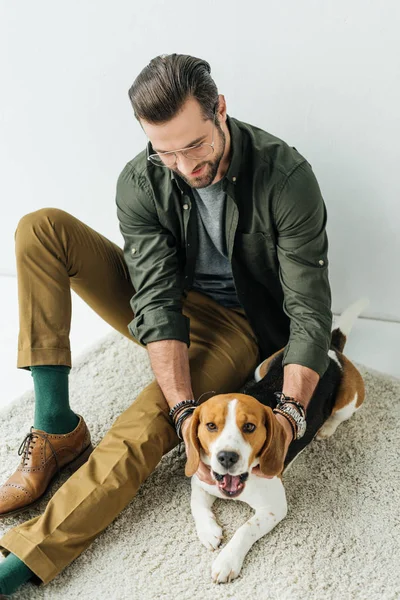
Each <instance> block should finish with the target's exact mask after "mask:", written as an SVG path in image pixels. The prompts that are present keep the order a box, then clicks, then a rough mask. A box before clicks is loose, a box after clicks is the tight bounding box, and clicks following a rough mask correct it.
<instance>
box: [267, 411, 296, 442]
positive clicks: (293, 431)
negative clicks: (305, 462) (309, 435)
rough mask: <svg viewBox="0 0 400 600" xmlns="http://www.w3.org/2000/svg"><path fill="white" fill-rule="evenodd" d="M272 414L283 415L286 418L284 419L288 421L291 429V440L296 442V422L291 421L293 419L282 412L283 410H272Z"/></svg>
mask: <svg viewBox="0 0 400 600" xmlns="http://www.w3.org/2000/svg"><path fill="white" fill-rule="evenodd" d="M272 412H274V413H278V414H280V415H283V416H284V417H286V419H287V420H288V421H289V423H290V426H291V428H292V433H293V438H292V440H296V439H297V423H296V421H295V420H294V419H293V417H292V416H291V415H288V414H287V413H286V412H284V411H283V410H281V409H280V408H273V409H272Z"/></svg>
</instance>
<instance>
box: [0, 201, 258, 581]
mask: <svg viewBox="0 0 400 600" xmlns="http://www.w3.org/2000/svg"><path fill="white" fill-rule="evenodd" d="M15 242H16V260H17V271H18V301H19V318H20V331H19V338H18V360H17V367H18V368H27V367H29V366H31V365H45V364H51V365H57V364H60V365H68V366H72V364H71V351H70V342H69V333H70V322H71V291H70V288H72V289H73V290H74V291H75V292H76V293H77V294H78V295H79V296H80V297H81V298H82V299H83V300H85V302H86V303H87V304H88V305H89V306H90V307H91V308H92V309H93V310H95V311H96V313H98V314H99V315H100V316H101V317H102V318H103V319H104V320H105V321H107V322H108V323H109V324H110V325H111V326H112V327H113V328H114V329H116V330H117V331H119V332H120V333H122V334H123V335H125V336H127V337H128V338H129V339H131V340H132V341H135V340H134V338H133V337H132V336H131V334H130V332H129V330H128V327H127V326H128V323H129V322H130V321H131V320H132V319H133V314H132V309H131V306H130V302H129V301H130V299H131V297H132V296H133V294H134V289H133V287H132V283H131V281H130V277H129V272H128V269H127V267H126V265H125V263H124V259H123V251H122V249H121V248H119V247H118V246H117V245H116V244H114V243H112V242H111V241H109V240H107V239H106V238H105V237H104V236H102V235H100V234H99V233H97V232H96V231H94V230H93V229H91V228H90V227H88V226H87V225H85V224H84V223H82V222H81V221H79V220H78V219H76V218H75V217H73V216H72V215H70V214H69V213H67V212H65V211H63V210H60V209H55V208H43V209H41V210H38V211H35V212H32V213H29V214H27V215H25V216H24V217H23V218H22V219H21V220H20V222H19V223H18V227H17V230H16V232H15ZM183 313H184V314H185V315H186V316H187V317H189V318H190V340H191V344H190V347H189V360H190V373H191V380H192V388H193V392H194V394H195V397H196V398H198V397H199V396H200V395H201V394H202V393H203V392H208V391H210V390H215V391H216V392H217V393H224V392H233V391H235V390H238V389H239V388H240V387H241V386H242V385H243V384H244V382H245V381H246V380H247V379H248V378H249V377H251V375H252V373H253V370H254V369H255V367H256V366H257V364H258V361H259V354H258V346H257V340H256V337H255V335H254V332H253V330H252V328H251V327H250V324H249V322H248V321H247V319H246V317H245V314H244V311H243V310H242V309H228V308H225V307H223V306H221V305H219V304H218V303H217V302H214V301H213V300H212V299H211V298H209V297H207V296H205V295H203V294H200V293H197V292H195V291H193V290H192V291H190V292H189V293H188V296H187V298H186V299H185V301H184V306H183ZM178 442H179V440H178V437H177V435H176V433H175V429H174V427H173V425H172V422H171V420H170V418H169V416H168V405H167V402H166V400H165V398H164V396H163V394H162V392H161V389H160V387H159V385H158V384H157V382H156V381H153V382H152V383H151V384H150V385H148V386H147V387H146V388H145V389H144V390H143V391H142V392H141V393H140V394H139V396H138V397H137V398H136V400H135V401H134V402H133V404H132V405H131V406H130V407H129V408H128V409H127V410H125V411H124V412H123V413H122V414H121V415H120V416H119V417H118V418H117V420H116V421H115V422H114V424H113V425H112V427H111V429H110V430H109V431H108V432H107V434H106V435H105V436H104V438H103V439H102V441H101V442H100V443H99V444H98V446H97V447H96V448H95V450H94V451H93V453H92V455H91V456H90V458H89V460H88V462H87V463H85V464H84V465H83V466H82V467H80V469H78V471H76V472H75V473H74V474H73V475H71V477H70V478H69V479H68V480H67V481H66V482H65V483H64V484H63V485H62V486H61V487H60V488H59V489H58V490H57V492H56V493H55V494H54V496H53V497H52V498H51V500H50V501H49V503H48V504H47V507H46V510H45V512H44V513H43V514H42V515H41V516H39V517H35V518H33V519H31V520H29V521H27V522H25V523H22V524H21V525H18V526H17V527H15V528H13V529H11V530H10V531H8V532H7V533H6V534H5V535H4V536H3V538H2V539H1V540H0V550H1V552H2V553H3V554H4V555H5V556H7V555H8V554H9V552H12V553H13V554H15V555H16V556H18V557H19V558H20V559H21V560H22V561H23V562H24V563H25V564H26V565H27V566H28V567H29V568H30V569H31V570H32V571H33V572H34V573H35V574H36V575H37V577H38V579H35V578H34V579H33V581H34V582H36V583H39V584H40V583H41V582H43V583H48V582H49V581H51V580H52V579H54V577H56V576H57V575H58V573H60V572H61V571H62V570H63V569H64V568H65V567H66V566H67V565H69V564H70V563H71V562H72V561H73V560H74V559H75V558H76V557H77V556H79V555H80V554H81V553H82V552H83V551H84V550H85V549H86V548H88V546H90V544H91V542H92V541H93V540H94V539H95V538H96V536H98V535H99V534H100V533H101V532H102V531H103V530H104V529H105V528H106V527H107V526H108V525H109V524H110V523H111V522H112V521H113V520H114V519H115V518H116V517H117V515H118V514H119V513H120V512H121V511H122V510H123V509H124V508H125V507H126V506H127V505H128V504H129V502H130V501H131V500H132V498H133V497H134V496H135V494H136V492H137V490H138V488H139V486H140V484H141V483H143V482H144V481H145V479H146V478H147V477H148V476H149V475H150V474H151V473H152V471H153V470H154V469H155V467H156V466H157V464H158V463H159V461H160V460H161V458H162V456H163V455H164V454H165V453H167V452H169V451H170V450H172V448H174V447H175V446H176V445H177V444H178Z"/></svg>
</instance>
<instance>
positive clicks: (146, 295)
mask: <svg viewBox="0 0 400 600" xmlns="http://www.w3.org/2000/svg"><path fill="white" fill-rule="evenodd" d="M116 205H117V216H118V221H119V228H120V231H121V233H122V236H123V238H124V242H125V243H124V260H125V263H126V265H127V267H128V269H129V274H130V278H131V281H132V285H133V287H134V290H135V294H134V295H133V296H132V298H131V301H130V304H131V307H132V310H133V313H134V318H133V320H132V321H131V322H130V323H129V325H128V329H129V331H130V332H131V334H132V335H133V336H134V337H135V338H136V339H137V340H138V341H139V342H140V343H141V344H142V345H146V344H147V343H149V342H154V341H159V340H165V339H175V340H180V341H182V342H185V343H186V345H187V346H189V345H190V337H189V329H190V326H189V319H188V318H187V317H186V316H184V315H183V314H182V293H183V274H182V269H181V267H180V265H179V260H178V255H177V248H176V240H175V238H174V236H173V235H172V233H171V232H170V231H168V230H167V229H165V228H164V227H162V226H161V224H160V221H159V219H158V216H157V210H156V207H155V204H154V201H153V198H152V195H151V190H150V189H149V187H148V185H147V184H146V181H145V179H144V177H141V176H140V175H138V174H136V173H135V172H134V170H133V169H132V168H131V167H129V165H127V166H126V167H125V169H124V170H123V171H122V173H121V174H120V176H119V178H118V181H117V192H116Z"/></svg>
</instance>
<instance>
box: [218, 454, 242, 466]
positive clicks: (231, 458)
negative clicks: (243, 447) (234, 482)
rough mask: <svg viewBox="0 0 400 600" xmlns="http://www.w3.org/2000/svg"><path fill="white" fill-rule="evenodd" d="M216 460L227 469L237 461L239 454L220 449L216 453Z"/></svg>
mask: <svg viewBox="0 0 400 600" xmlns="http://www.w3.org/2000/svg"><path fill="white" fill-rule="evenodd" d="M217 460H218V462H219V463H221V465H222V466H223V467H225V469H229V468H230V467H231V466H232V465H234V464H235V463H237V461H238V460H239V454H238V453H237V452H227V451H226V450H222V451H221V452H218V454H217Z"/></svg>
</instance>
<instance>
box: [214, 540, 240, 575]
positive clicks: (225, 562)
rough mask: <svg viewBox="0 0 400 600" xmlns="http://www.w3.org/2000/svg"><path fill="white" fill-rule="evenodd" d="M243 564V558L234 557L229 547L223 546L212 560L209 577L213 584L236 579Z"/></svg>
mask: <svg viewBox="0 0 400 600" xmlns="http://www.w3.org/2000/svg"><path fill="white" fill-rule="evenodd" d="M242 564H243V557H242V556H240V555H239V554H236V555H235V552H233V551H232V550H231V549H230V548H229V546H225V548H224V549H223V550H221V552H220V553H219V555H218V556H217V558H216V559H215V560H214V562H213V565H212V568H211V577H212V579H213V581H214V583H226V582H228V581H232V580H233V579H236V577H238V575H239V573H240V570H241V568H242Z"/></svg>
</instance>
